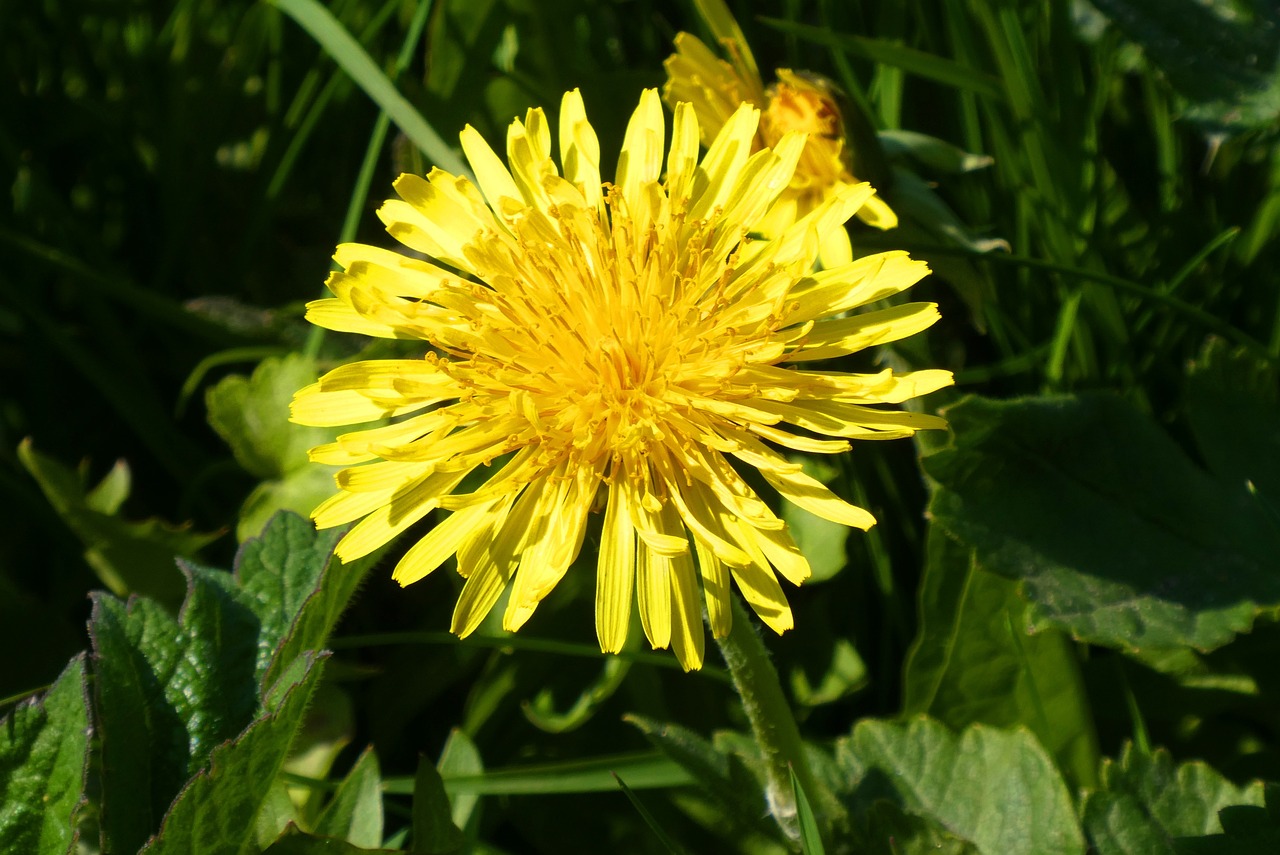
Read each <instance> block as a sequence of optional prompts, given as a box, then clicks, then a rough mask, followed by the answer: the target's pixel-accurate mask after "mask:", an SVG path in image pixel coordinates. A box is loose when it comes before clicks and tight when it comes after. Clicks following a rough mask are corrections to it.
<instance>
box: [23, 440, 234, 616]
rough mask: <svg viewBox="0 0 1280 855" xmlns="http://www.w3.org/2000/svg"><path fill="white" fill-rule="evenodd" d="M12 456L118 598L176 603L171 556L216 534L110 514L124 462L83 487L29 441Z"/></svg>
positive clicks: (177, 584)
mask: <svg viewBox="0 0 1280 855" xmlns="http://www.w3.org/2000/svg"><path fill="white" fill-rule="evenodd" d="M18 459H19V460H20V461H22V465H23V466H24V467H26V470H27V471H28V472H30V473H31V476H32V477H33V478H35V479H36V482H37V483H38V484H39V485H40V489H41V490H42V491H43V492H44V495H45V497H46V498H47V499H48V500H49V503H50V504H51V505H53V508H54V510H56V511H57V512H58V516H60V517H61V518H62V520H63V522H65V523H66V524H67V526H68V527H69V528H70V529H71V530H72V531H73V532H74V533H75V535H76V537H77V538H79V539H80V542H81V543H82V544H83V545H84V548H85V552H84V557H85V561H86V562H87V563H88V564H89V566H90V567H92V568H93V571H94V572H95V573H96V574H97V575H98V578H99V579H101V580H102V583H103V584H104V585H106V586H107V587H108V588H110V589H111V590H112V591H113V592H115V593H116V594H117V595H119V596H125V595H127V594H129V593H137V594H144V595H146V596H149V597H153V598H155V599H156V600H159V601H160V602H162V603H165V604H166V605H169V606H171V607H176V606H177V605H178V603H179V602H181V601H182V595H183V592H184V591H185V589H186V586H185V584H184V582H183V579H182V574H181V573H179V572H178V568H177V567H175V566H174V563H173V558H174V556H175V555H179V556H186V557H192V556H194V555H195V554H196V553H197V552H199V551H200V550H201V549H202V548H204V547H205V546H206V545H208V544H210V543H212V542H213V541H214V540H217V539H218V537H220V536H221V535H220V534H218V533H211V534H206V533H203V532H197V531H192V530H191V529H190V528H189V527H187V526H174V525H170V524H168V523H164V522H161V521H160V520H156V519H149V520H144V521H141V522H129V521H127V520H124V519H121V518H120V517H117V516H115V512H116V511H117V510H119V507H120V505H121V503H122V502H123V501H124V498H125V496H122V495H121V494H122V492H123V493H124V494H126V495H127V491H128V486H129V477H128V465H127V464H126V463H124V461H120V462H118V463H117V464H116V465H115V467H114V468H113V469H112V470H111V472H109V473H108V474H107V475H106V477H105V478H103V480H102V482H100V483H99V484H98V485H97V486H95V487H93V488H92V489H89V488H87V487H86V486H85V482H84V478H83V475H82V473H81V474H78V473H76V472H73V471H72V470H71V469H69V468H68V467H66V466H64V465H62V464H61V463H59V462H58V461H56V460H54V459H53V458H51V457H48V456H46V455H43V454H40V453H39V452H37V451H36V450H35V448H34V447H33V446H32V444H31V440H30V439H27V440H24V441H23V442H22V444H21V445H20V446H18Z"/></svg>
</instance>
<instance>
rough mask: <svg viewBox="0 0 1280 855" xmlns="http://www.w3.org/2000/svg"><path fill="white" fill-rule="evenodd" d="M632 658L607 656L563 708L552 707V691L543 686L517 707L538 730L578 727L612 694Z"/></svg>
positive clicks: (564, 731)
mask: <svg viewBox="0 0 1280 855" xmlns="http://www.w3.org/2000/svg"><path fill="white" fill-rule="evenodd" d="M630 670H631V662H629V661H628V660H626V659H619V658H618V657H616V656H610V657H608V658H607V659H605V660H604V665H603V666H601V669H600V676H599V677H597V678H596V679H595V680H594V681H593V682H592V683H591V684H590V685H588V686H587V687H586V688H585V689H583V690H582V692H580V693H579V695H578V698H577V700H575V701H574V702H573V705H572V706H570V707H569V709H567V710H565V711H564V712H560V711H559V710H557V709H556V708H555V694H554V692H552V690H551V689H549V688H545V689H543V690H542V691H540V692H539V693H538V694H537V695H535V696H534V698H533V700H531V701H524V702H523V703H522V704H521V705H520V711H521V712H523V713H524V716H525V718H527V719H529V721H530V723H531V724H533V726H534V727H537V728H538V729H539V730H545V731H546V732H548V733H567V732H569V731H572V730H577V729H578V728H579V727H581V726H582V725H584V724H586V723H587V722H588V721H590V720H591V717H592V715H594V714H595V711H596V709H597V708H598V707H599V706H600V705H601V704H603V703H604V702H606V701H608V700H609V699H610V698H612V697H613V694H614V692H616V691H618V689H619V688H620V687H621V686H622V684H623V683H624V682H625V681H626V678H627V673H628V672H629V671H630Z"/></svg>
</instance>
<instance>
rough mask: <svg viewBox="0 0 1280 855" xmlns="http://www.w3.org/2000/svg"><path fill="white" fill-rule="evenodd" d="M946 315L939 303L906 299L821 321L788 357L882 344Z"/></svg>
mask: <svg viewBox="0 0 1280 855" xmlns="http://www.w3.org/2000/svg"><path fill="white" fill-rule="evenodd" d="M940 317H942V315H941V314H939V312H938V304H937V303H903V304H902V305H901V306H894V307H892V308H889V309H881V310H880V311H877V312H867V313H866V314H862V315H855V316H853V317H851V318H839V319H836V320H828V321H819V322H818V323H816V324H814V325H813V329H812V330H811V331H810V332H809V335H808V336H807V337H806V339H807V340H806V341H805V342H804V344H802V345H801V346H800V347H797V348H796V349H795V350H793V351H791V352H790V353H788V354H787V355H786V357H785V358H786V360H787V361H808V360H815V359H831V358H832V357H835V356H844V355H845V354H846V353H857V352H858V351H859V350H866V349H867V348H868V347H873V346H875V345H878V344H888V343H889V342H891V341H898V340H900V339H904V338H907V337H908V336H913V335H915V334H916V333H918V332H920V331H921V330H926V329H928V328H929V327H931V326H933V325H934V323H936V322H937V320H938V318H940Z"/></svg>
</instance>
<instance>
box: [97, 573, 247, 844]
mask: <svg viewBox="0 0 1280 855" xmlns="http://www.w3.org/2000/svg"><path fill="white" fill-rule="evenodd" d="M188 574H189V575H188V579H189V584H190V589H189V593H188V597H187V602H186V604H185V605H184V607H183V612H182V622H181V623H180V624H179V623H178V622H177V621H175V620H174V619H173V618H172V617H170V616H169V614H168V613H167V612H166V611H165V610H164V609H163V608H161V607H160V606H159V605H157V604H156V603H155V602H153V601H151V600H146V599H134V600H133V601H131V602H130V604H129V605H128V607H126V606H125V605H124V604H123V603H121V602H120V601H119V600H116V599H115V598H113V597H111V596H108V595H105V594H95V595H94V596H93V615H92V618H91V619H90V622H89V633H90V637H91V639H92V642H93V669H94V675H95V689H96V695H97V698H96V699H97V703H96V705H95V706H96V711H97V718H98V721H97V730H98V733H99V736H100V737H101V740H102V760H103V771H102V789H103V805H102V818H101V823H102V830H103V835H104V839H105V841H106V846H107V849H108V850H110V851H135V850H136V849H137V848H138V847H139V846H141V845H142V843H143V842H144V841H145V840H146V838H147V837H148V836H149V835H150V834H152V833H153V832H154V831H155V830H156V827H157V826H158V825H159V822H160V818H161V816H162V815H163V814H164V812H165V810H166V809H167V808H168V807H169V804H170V803H171V802H172V801H173V797H174V796H175V795H177V793H178V791H179V790H180V789H181V788H182V786H183V784H184V783H185V782H186V781H187V780H188V778H190V777H191V776H192V775H193V774H195V772H196V771H197V770H199V769H200V768H201V767H203V766H204V765H205V764H206V763H207V762H208V760H209V757H210V753H211V752H212V751H213V749H214V747H215V746H216V745H218V744H219V743H221V742H223V741H225V740H227V739H230V738H232V737H234V736H235V735H236V734H237V733H239V732H240V731H241V730H242V729H243V728H244V727H245V726H246V725H247V724H248V723H249V722H250V721H251V720H252V717H253V715H254V712H255V710H256V708H257V706H258V694H257V684H256V681H255V680H254V661H255V658H256V641H257V628H258V627H257V619H256V617H255V616H254V615H253V613H252V611H250V610H249V608H248V607H246V606H245V605H244V604H243V603H240V602H237V601H236V599H235V597H234V596H233V595H231V594H230V593H229V591H228V588H227V587H224V585H226V584H227V582H226V581H225V580H220V579H219V578H218V575H215V574H217V571H208V570H202V569H200V568H188ZM220 575H221V576H223V577H226V574H220ZM227 579H229V577H227Z"/></svg>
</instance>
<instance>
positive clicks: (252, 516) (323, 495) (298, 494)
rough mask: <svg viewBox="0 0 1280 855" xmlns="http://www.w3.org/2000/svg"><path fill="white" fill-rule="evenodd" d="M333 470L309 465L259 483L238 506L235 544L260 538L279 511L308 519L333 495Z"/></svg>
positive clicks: (318, 465)
mask: <svg viewBox="0 0 1280 855" xmlns="http://www.w3.org/2000/svg"><path fill="white" fill-rule="evenodd" d="M333 473H334V467H332V466H321V465H320V464H318V463H317V464H310V465H308V466H305V467H303V468H302V469H295V470H294V471H292V472H290V473H289V474H288V475H285V476H284V477H283V478H273V479H271V480H268V481H263V482H262V483H261V484H259V485H258V486H257V487H255V488H254V489H253V492H251V493H249V495H248V497H246V498H245V500H244V504H243V505H241V506H240V514H239V517H238V519H237V520H236V540H238V541H240V542H241V543H244V542H245V541H246V540H248V539H249V538H251V537H257V536H258V535H260V534H262V532H263V530H264V529H265V528H266V527H267V524H268V523H269V522H271V518H272V517H274V516H275V515H276V514H278V513H280V512H281V511H291V512H292V513H295V514H298V515H299V516H303V517H308V516H310V515H311V512H312V511H314V510H315V509H316V508H317V507H319V505H320V503H321V502H323V501H324V500H325V499H327V498H329V497H330V496H332V495H333V493H334V489H335V488H334V484H333Z"/></svg>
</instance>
